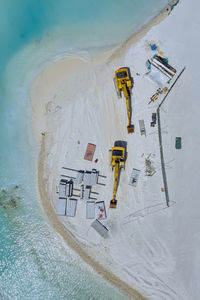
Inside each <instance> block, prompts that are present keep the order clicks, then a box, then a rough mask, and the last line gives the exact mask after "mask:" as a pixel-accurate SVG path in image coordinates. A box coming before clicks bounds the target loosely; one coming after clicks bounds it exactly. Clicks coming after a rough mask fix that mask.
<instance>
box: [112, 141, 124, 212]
mask: <svg viewBox="0 0 200 300" xmlns="http://www.w3.org/2000/svg"><path fill="white" fill-rule="evenodd" d="M126 148H127V143H126V142H124V141H116V142H115V143H114V147H112V149H111V163H110V165H111V167H112V170H113V169H114V177H115V181H114V189H113V197H112V200H111V201H110V208H116V206H117V200H116V194H117V188H118V183H119V177H120V171H121V169H122V168H124V169H125V161H126V156H127V154H126Z"/></svg>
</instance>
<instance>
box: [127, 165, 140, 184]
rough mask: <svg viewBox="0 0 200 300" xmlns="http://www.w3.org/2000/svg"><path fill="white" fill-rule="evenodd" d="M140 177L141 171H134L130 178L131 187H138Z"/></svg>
mask: <svg viewBox="0 0 200 300" xmlns="http://www.w3.org/2000/svg"><path fill="white" fill-rule="evenodd" d="M139 176H140V170H138V169H133V170H132V173H131V176H130V180H129V185H132V186H137V181H138V178H139Z"/></svg>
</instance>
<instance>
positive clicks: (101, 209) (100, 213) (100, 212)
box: [95, 201, 106, 220]
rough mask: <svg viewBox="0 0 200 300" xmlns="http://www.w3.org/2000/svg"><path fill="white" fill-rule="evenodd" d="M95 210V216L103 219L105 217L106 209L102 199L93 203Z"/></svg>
mask: <svg viewBox="0 0 200 300" xmlns="http://www.w3.org/2000/svg"><path fill="white" fill-rule="evenodd" d="M95 211H96V218H97V219H100V220H103V219H106V209H105V204H104V201H99V202H96V203H95Z"/></svg>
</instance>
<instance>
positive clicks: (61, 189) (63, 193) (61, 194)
mask: <svg viewBox="0 0 200 300" xmlns="http://www.w3.org/2000/svg"><path fill="white" fill-rule="evenodd" d="M59 198H62V199H66V185H65V184H63V183H61V182H60V183H59Z"/></svg>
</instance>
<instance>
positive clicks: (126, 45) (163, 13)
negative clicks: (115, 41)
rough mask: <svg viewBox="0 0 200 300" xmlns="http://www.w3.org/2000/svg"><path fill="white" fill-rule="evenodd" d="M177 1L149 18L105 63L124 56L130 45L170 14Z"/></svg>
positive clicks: (173, 0) (174, 0)
mask: <svg viewBox="0 0 200 300" xmlns="http://www.w3.org/2000/svg"><path fill="white" fill-rule="evenodd" d="M178 2H179V0H172V1H171V2H170V3H169V4H168V5H167V6H166V7H165V8H163V9H162V10H161V11H160V12H159V13H158V14H157V15H156V16H154V17H153V18H151V19H150V20H149V22H148V23H147V24H145V25H144V26H142V27H141V28H140V29H139V30H138V31H137V32H135V33H133V34H132V35H131V36H130V37H128V38H127V39H126V40H125V41H124V42H123V43H121V44H120V45H119V46H117V47H116V48H115V49H114V51H113V53H112V54H111V55H110V57H109V58H108V61H107V63H108V64H109V63H111V62H112V61H113V60H115V59H116V58H118V57H119V56H122V55H124V53H125V52H126V51H127V50H128V49H129V48H130V47H131V45H133V44H135V43H137V42H138V41H139V40H140V39H142V38H143V37H144V36H145V35H146V33H147V32H148V31H149V30H150V29H151V28H152V27H153V26H156V25H158V24H159V23H161V22H162V21H163V20H164V19H165V18H167V17H168V15H169V14H170V13H171V11H172V9H171V7H172V6H173V5H174V4H175V3H178Z"/></svg>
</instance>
